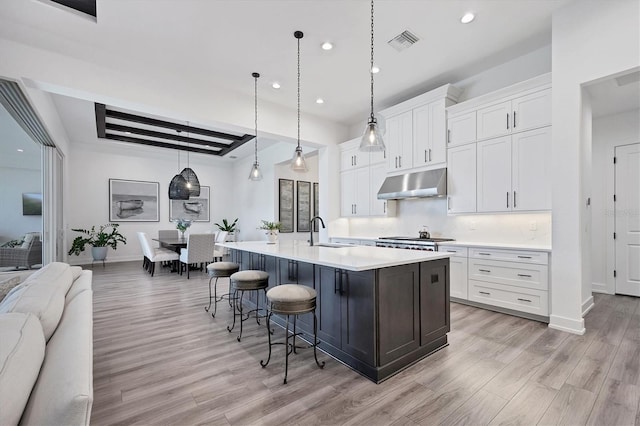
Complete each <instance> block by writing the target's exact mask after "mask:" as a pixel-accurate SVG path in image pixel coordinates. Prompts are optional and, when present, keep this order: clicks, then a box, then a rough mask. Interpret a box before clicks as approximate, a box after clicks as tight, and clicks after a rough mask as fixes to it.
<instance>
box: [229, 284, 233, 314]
mask: <svg viewBox="0 0 640 426" xmlns="http://www.w3.org/2000/svg"><path fill="white" fill-rule="evenodd" d="M229 294H231V278H229ZM229 307H230V308H233V306H232V305H231V299H229Z"/></svg>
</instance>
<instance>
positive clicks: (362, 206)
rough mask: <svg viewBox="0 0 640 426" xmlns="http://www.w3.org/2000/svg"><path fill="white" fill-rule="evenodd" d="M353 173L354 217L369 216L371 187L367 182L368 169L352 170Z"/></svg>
mask: <svg viewBox="0 0 640 426" xmlns="http://www.w3.org/2000/svg"><path fill="white" fill-rule="evenodd" d="M354 172H355V178H354V183H355V193H354V198H355V209H354V213H355V216H369V212H370V211H371V209H370V206H369V204H370V201H371V185H370V183H369V182H370V180H369V167H364V168H360V169H356V170H354Z"/></svg>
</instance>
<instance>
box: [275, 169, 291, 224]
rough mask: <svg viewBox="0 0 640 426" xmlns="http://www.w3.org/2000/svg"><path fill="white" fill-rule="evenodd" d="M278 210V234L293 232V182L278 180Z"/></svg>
mask: <svg viewBox="0 0 640 426" xmlns="http://www.w3.org/2000/svg"><path fill="white" fill-rule="evenodd" d="M278 203H279V204H278V208H279V216H278V221H279V222H280V232H293V181H292V180H290V179H279V180H278Z"/></svg>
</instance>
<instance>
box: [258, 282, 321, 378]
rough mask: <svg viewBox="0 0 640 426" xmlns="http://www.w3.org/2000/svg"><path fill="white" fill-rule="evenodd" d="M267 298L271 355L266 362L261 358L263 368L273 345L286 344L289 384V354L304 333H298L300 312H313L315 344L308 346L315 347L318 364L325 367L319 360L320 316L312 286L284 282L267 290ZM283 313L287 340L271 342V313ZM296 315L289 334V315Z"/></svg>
mask: <svg viewBox="0 0 640 426" xmlns="http://www.w3.org/2000/svg"><path fill="white" fill-rule="evenodd" d="M267 299H268V300H269V303H270V305H271V308H270V309H269V313H268V314H267V334H268V335H269V357H268V358H267V361H266V362H264V361H262V360H260V365H261V366H262V368H264V367H266V366H267V364H269V361H270V360H271V347H272V346H273V345H285V361H284V384H285V385H286V384H287V373H288V372H289V354H290V353H291V352H294V353H297V352H296V336H298V335H300V334H302V333H296V319H297V317H298V315H299V314H306V313H307V312H313V344H312V345H309V346H307V348H310V347H313V357H314V358H315V360H316V364H317V365H318V367H320V368H324V365H325V362H324V361H322V363H320V362H319V361H318V354H317V351H316V347H317V346H318V318H317V317H316V291H315V290H314V289H312V288H310V287H307V286H304V285H299V284H282V285H279V286H276V287H273V288H272V289H270V290H269V291H268V292H267ZM274 313H275V314H282V315H286V316H287V328H286V330H285V336H286V337H285V341H284V342H276V343H271V334H272V332H271V327H270V324H271V315H273V314H274ZM290 315H294V319H293V335H292V336H289V316H290ZM290 337H292V338H293V343H289V338H290Z"/></svg>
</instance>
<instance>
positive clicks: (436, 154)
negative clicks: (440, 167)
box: [429, 99, 447, 165]
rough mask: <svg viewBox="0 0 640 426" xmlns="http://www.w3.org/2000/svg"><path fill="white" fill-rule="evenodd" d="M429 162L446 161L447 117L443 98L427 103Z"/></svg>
mask: <svg viewBox="0 0 640 426" xmlns="http://www.w3.org/2000/svg"><path fill="white" fill-rule="evenodd" d="M429 141H430V146H429V149H430V150H431V151H429V164H430V165H435V164H444V163H446V162H447V118H446V115H445V101H444V99H442V100H440V101H437V102H432V103H430V104H429Z"/></svg>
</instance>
